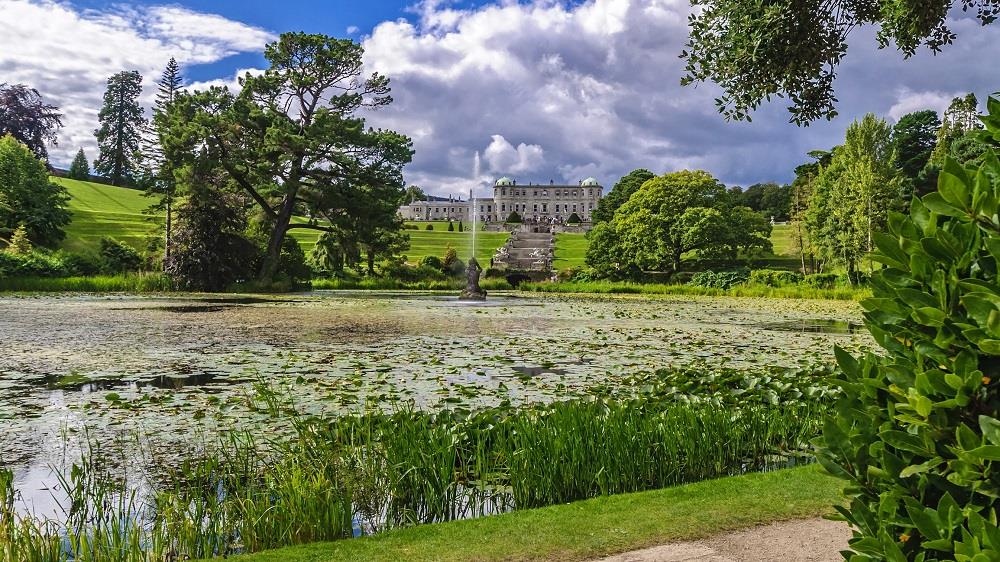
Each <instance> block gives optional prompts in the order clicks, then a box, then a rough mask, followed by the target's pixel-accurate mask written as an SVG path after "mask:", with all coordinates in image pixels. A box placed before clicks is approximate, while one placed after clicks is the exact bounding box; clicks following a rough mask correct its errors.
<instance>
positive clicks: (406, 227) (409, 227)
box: [403, 224, 420, 230]
mask: <svg viewBox="0 0 1000 562" xmlns="http://www.w3.org/2000/svg"><path fill="white" fill-rule="evenodd" d="M403 230H420V227H419V226H417V225H415V224H404V225H403Z"/></svg>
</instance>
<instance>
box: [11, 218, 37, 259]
mask: <svg viewBox="0 0 1000 562" xmlns="http://www.w3.org/2000/svg"><path fill="white" fill-rule="evenodd" d="M31 250H32V246H31V240H29V239H28V229H26V228H24V225H23V224H20V225H18V226H17V228H16V229H15V230H14V234H13V235H12V236H11V237H10V244H9V245H8V246H7V251H8V252H10V253H12V254H17V255H19V256H26V255H28V254H30V253H31Z"/></svg>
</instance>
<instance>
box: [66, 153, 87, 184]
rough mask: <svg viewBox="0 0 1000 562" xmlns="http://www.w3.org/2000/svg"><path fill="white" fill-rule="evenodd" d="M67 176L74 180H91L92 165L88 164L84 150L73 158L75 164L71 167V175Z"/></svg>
mask: <svg viewBox="0 0 1000 562" xmlns="http://www.w3.org/2000/svg"><path fill="white" fill-rule="evenodd" d="M66 175H67V176H68V177H69V178H70V179H74V180H80V181H87V180H89V179H90V163H89V162H87V155H86V154H84V153H83V149H82V148H81V149H80V150H79V151H78V152H77V153H76V157H75V158H73V163H72V164H70V166H69V173H67V174H66Z"/></svg>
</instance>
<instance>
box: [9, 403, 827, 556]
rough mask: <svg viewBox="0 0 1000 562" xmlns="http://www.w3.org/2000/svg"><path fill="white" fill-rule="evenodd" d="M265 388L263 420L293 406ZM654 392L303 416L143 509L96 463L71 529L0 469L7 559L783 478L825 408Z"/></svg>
mask: <svg viewBox="0 0 1000 562" xmlns="http://www.w3.org/2000/svg"><path fill="white" fill-rule="evenodd" d="M259 390H260V392H261V393H262V394H261V395H260V398H261V401H260V402H258V404H259V405H260V406H261V407H262V408H263V409H264V410H265V411H268V412H271V413H274V414H276V415H281V414H279V412H282V411H284V410H286V409H287V408H288V407H289V406H288V405H287V404H285V403H284V402H283V401H282V400H280V399H279V398H278V397H276V396H275V395H274V394H273V393H271V392H270V391H268V390H267V389H264V388H261V389H259ZM651 396H652V395H650V396H642V395H639V396H638V397H633V398H631V399H620V400H576V401H569V402H562V403H556V404H551V405H539V406H533V407H527V408H511V407H510V406H501V407H498V408H491V409H487V410H483V411H479V412H474V413H470V412H468V411H465V410H458V409H456V410H453V411H447V410H446V411H442V412H438V413H426V412H418V411H413V410H411V409H404V410H402V411H398V412H395V413H388V414H383V413H372V414H366V415H363V416H358V417H342V418H335V419H314V418H302V419H298V420H296V422H295V424H294V426H295V429H296V431H295V432H294V434H293V438H292V439H291V440H288V441H282V442H278V443H266V444H265V443H261V442H255V441H254V440H253V438H252V437H251V436H250V435H245V436H243V437H240V438H233V439H232V440H229V441H226V442H225V443H223V444H222V445H221V446H220V447H219V449H218V450H216V451H214V452H213V453H212V454H211V455H207V456H205V457H203V458H201V459H191V460H189V461H187V462H186V463H185V464H184V465H183V466H182V467H180V468H179V469H177V470H174V471H169V472H168V473H167V474H164V475H160V477H159V478H157V479H155V480H153V481H149V482H144V483H143V484H142V486H141V487H139V488H138V489H148V490H150V491H151V493H150V495H149V497H148V498H140V497H138V496H137V495H136V494H135V492H134V490H135V489H137V488H135V487H133V486H135V484H136V483H135V482H122V481H121V480H117V479H115V478H112V477H110V476H111V474H110V473H107V472H105V467H106V466H108V465H107V464H105V463H103V462H97V460H98V458H99V457H100V453H99V452H96V453H95V452H93V451H92V452H91V455H90V456H88V457H86V458H85V459H84V460H83V461H82V462H81V464H79V465H77V466H75V467H74V468H73V469H72V470H70V471H69V472H68V473H67V474H65V475H64V476H63V478H62V480H63V488H64V489H65V490H66V491H67V492H68V493H69V494H70V498H69V500H70V501H69V504H68V505H72V506H74V507H73V509H72V510H70V511H69V512H68V513H67V514H66V517H67V519H66V521H65V522H64V523H62V524H59V523H56V522H53V521H43V520H39V519H37V518H34V517H26V516H22V515H20V514H18V513H15V512H14V510H13V505H14V490H13V488H12V486H11V474H10V472H5V471H0V545H2V547H0V561H2V562H13V561H14V560H17V561H18V562H24V561H31V562H33V561H57V560H58V561H62V560H66V559H68V558H69V555H70V554H72V555H73V556H75V558H76V559H78V560H92V561H95V562H98V561H103V560H115V561H122V560H124V561H133V560H135V561H138V560H143V561H150V560H152V561H161V560H163V561H165V560H177V559H187V557H191V558H202V557H212V556H225V555H229V554H232V553H234V552H255V551H259V550H264V549H269V548H274V547H277V546H282V545H289V544H301V543H305V542H312V541H319V540H333V539H339V538H347V537H351V536H352V535H353V534H354V526H355V524H359V525H360V527H361V530H362V532H365V533H372V532H378V531H381V530H384V529H388V528H394V527H401V526H408V525H413V524H418V523H431V522H439V521H449V520H455V519H461V518H467V517H476V516H481V515H486V514H492V513H498V512H503V511H508V510H511V509H523V508H531V507H538V506H545V505H552V504H557V503H563V502H567V501H572V500H577V499H583V498H589V497H594V496H599V495H604V494H613V493H621V492H631V491H640V490H647V489H653V488H660V487H665V486H669V485H672V484H679V483H684V482H692V481H699V480H704V479H708V478H715V477H719V476H725V475H731V474H740V473H744V472H747V471H755V470H763V469H768V468H775V467H777V466H783V465H784V464H785V463H787V462H788V461H787V458H786V455H788V454H796V453H797V452H798V451H801V449H802V447H803V446H804V444H805V443H806V442H807V441H808V440H809V439H810V438H811V437H812V436H813V435H815V433H816V432H817V431H818V429H819V423H820V420H821V419H822V413H823V411H824V410H823V408H824V406H823V403H822V402H821V401H815V402H797V403H783V404H781V405H780V406H772V405H767V404H762V403H760V402H758V401H756V400H753V401H749V402H746V403H742V404H741V405H739V406H736V405H733V404H725V405H720V404H715V403H700V404H694V403H692V404H686V403H683V402H681V401H680V400H679V399H678V398H677V397H674V399H664V397H663V396H660V395H657V396H655V397H651ZM553 459H559V462H553ZM63 536H65V542H63V540H62V539H61V537H63ZM60 545H62V547H60ZM63 547H64V548H63Z"/></svg>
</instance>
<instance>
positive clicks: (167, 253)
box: [163, 198, 173, 270]
mask: <svg viewBox="0 0 1000 562" xmlns="http://www.w3.org/2000/svg"><path fill="white" fill-rule="evenodd" d="M166 210H167V217H166V225H165V228H164V241H163V244H164V246H163V269H164V270H166V269H167V264H169V263H170V245H171V244H172V243H173V240H172V239H171V236H170V234H171V232H170V229H171V218H172V215H173V212H172V211H173V204H172V203H171V201H170V199H169V198H168V199H167V209H166Z"/></svg>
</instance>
